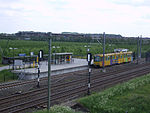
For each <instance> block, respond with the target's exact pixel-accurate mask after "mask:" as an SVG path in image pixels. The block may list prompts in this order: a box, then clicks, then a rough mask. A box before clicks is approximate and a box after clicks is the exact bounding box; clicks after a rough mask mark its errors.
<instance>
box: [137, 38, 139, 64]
mask: <svg viewBox="0 0 150 113" xmlns="http://www.w3.org/2000/svg"><path fill="white" fill-rule="evenodd" d="M138 63H139V36H138V38H137V64H138Z"/></svg>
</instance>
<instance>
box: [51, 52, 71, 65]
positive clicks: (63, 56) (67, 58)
mask: <svg viewBox="0 0 150 113" xmlns="http://www.w3.org/2000/svg"><path fill="white" fill-rule="evenodd" d="M72 54H73V53H53V54H52V64H65V63H71V62H73V59H72Z"/></svg>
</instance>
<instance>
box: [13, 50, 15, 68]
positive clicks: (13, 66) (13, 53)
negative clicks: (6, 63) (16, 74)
mask: <svg viewBox="0 0 150 113" xmlns="http://www.w3.org/2000/svg"><path fill="white" fill-rule="evenodd" d="M14 57H15V56H14V48H13V70H14V63H15V61H14V60H15V58H14Z"/></svg>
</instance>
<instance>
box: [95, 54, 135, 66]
mask: <svg viewBox="0 0 150 113" xmlns="http://www.w3.org/2000/svg"><path fill="white" fill-rule="evenodd" d="M132 60H133V58H132V52H131V51H130V52H116V53H108V54H105V55H104V66H110V65H114V64H121V63H125V62H131V61H132ZM94 66H96V67H97V66H98V67H103V54H96V55H95V56H94Z"/></svg>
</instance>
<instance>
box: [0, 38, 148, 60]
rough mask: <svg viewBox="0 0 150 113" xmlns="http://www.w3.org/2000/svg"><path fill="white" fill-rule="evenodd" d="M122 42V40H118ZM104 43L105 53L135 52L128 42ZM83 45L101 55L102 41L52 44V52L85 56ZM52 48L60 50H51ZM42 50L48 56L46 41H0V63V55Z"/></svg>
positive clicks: (134, 48) (145, 49)
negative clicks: (120, 50)
mask: <svg viewBox="0 0 150 113" xmlns="http://www.w3.org/2000/svg"><path fill="white" fill-rule="evenodd" d="M117 40H118V39H114V40H113V41H115V42H117ZM120 40H122V39H120ZM109 41H110V40H108V41H106V42H107V43H106V47H105V48H106V53H109V52H113V50H114V49H116V48H127V49H129V50H130V51H133V52H136V51H137V44H136V43H131V42H130V41H132V40H129V41H128V43H119V42H118V43H113V41H112V42H109ZM133 42H135V41H134V40H133ZM85 45H86V46H87V45H89V46H90V52H91V53H92V54H97V53H102V52H103V48H102V40H100V43H98V42H90V43H87V42H52V52H53V53H54V52H72V53H73V55H75V56H86V54H87V48H85ZM53 46H55V47H57V46H59V47H60V48H53ZM9 48H18V49H15V50H13V49H9ZM148 48H149V44H143V45H142V56H144V55H145V52H147V51H148ZM41 49H42V50H43V51H44V54H48V42H47V41H30V40H29V41H27V40H26V41H25V40H9V41H8V40H0V53H1V54H0V62H1V60H2V53H3V55H4V56H7V57H13V53H14V56H18V54H19V53H25V54H26V55H30V52H34V54H35V55H37V54H38V52H39V50H41Z"/></svg>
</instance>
